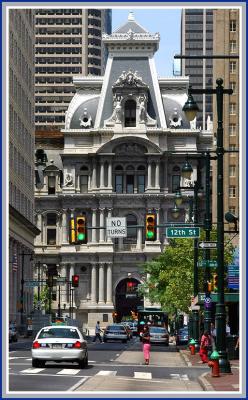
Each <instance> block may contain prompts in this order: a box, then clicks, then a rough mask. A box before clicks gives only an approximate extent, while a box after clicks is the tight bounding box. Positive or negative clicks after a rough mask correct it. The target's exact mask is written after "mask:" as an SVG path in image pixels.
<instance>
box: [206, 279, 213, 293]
mask: <svg viewBox="0 0 248 400" xmlns="http://www.w3.org/2000/svg"><path fill="white" fill-rule="evenodd" d="M207 285H208V286H207V287H208V292H209V293H210V292H212V282H210V281H207Z"/></svg>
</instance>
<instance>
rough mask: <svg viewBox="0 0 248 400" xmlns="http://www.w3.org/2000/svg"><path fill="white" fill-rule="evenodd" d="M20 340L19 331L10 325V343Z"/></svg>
mask: <svg viewBox="0 0 248 400" xmlns="http://www.w3.org/2000/svg"><path fill="white" fill-rule="evenodd" d="M17 341H18V332H17V329H16V327H15V326H10V327H9V343H12V342H17Z"/></svg>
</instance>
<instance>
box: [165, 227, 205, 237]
mask: <svg viewBox="0 0 248 400" xmlns="http://www.w3.org/2000/svg"><path fill="white" fill-rule="evenodd" d="M166 236H167V238H198V237H200V228H195V227H193V228H184V227H178V226H177V227H176V228H175V227H173V228H172V227H170V228H166Z"/></svg>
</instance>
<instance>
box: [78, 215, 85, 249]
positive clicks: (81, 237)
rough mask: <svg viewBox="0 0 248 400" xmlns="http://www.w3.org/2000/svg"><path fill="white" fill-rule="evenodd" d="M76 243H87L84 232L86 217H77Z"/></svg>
mask: <svg viewBox="0 0 248 400" xmlns="http://www.w3.org/2000/svg"><path fill="white" fill-rule="evenodd" d="M76 235H77V238H76V242H77V243H87V232H86V217H85V216H82V217H77V226H76Z"/></svg>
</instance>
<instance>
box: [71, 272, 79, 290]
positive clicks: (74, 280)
mask: <svg viewBox="0 0 248 400" xmlns="http://www.w3.org/2000/svg"><path fill="white" fill-rule="evenodd" d="M71 284H72V287H78V285H79V275H72V278H71Z"/></svg>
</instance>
